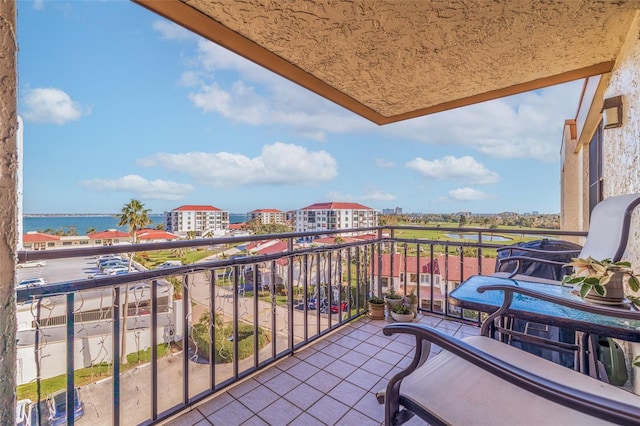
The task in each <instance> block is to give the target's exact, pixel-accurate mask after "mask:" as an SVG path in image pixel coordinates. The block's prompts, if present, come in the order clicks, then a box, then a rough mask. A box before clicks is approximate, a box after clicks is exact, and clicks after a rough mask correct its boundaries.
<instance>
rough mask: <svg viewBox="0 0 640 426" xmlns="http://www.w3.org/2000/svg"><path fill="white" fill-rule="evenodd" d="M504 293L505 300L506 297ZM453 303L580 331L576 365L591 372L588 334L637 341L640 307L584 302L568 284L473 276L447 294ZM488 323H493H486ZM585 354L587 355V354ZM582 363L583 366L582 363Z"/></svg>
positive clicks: (592, 354)
mask: <svg viewBox="0 0 640 426" xmlns="http://www.w3.org/2000/svg"><path fill="white" fill-rule="evenodd" d="M505 294H506V295H507V300H505ZM449 302H450V303H451V304H452V305H453V306H457V307H459V308H463V309H471V310H475V311H480V312H486V313H489V314H494V313H496V312H499V311H501V312H500V315H502V316H504V317H509V318H516V319H522V320H525V321H529V322H534V323H542V324H548V325H551V326H557V327H563V328H568V329H572V330H575V331H577V332H579V335H580V338H579V339H578V342H577V343H578V345H579V351H580V353H581V365H580V370H581V371H583V372H587V371H588V370H591V372H592V374H593V362H594V361H593V359H591V358H593V356H594V355H595V351H594V350H593V348H591V349H589V346H588V345H589V344H590V343H589V342H590V336H606V337H612V338H617V339H621V340H626V341H631V342H640V312H639V311H637V310H636V309H633V307H632V306H631V305H630V304H628V303H626V304H623V305H618V306H604V305H600V304H595V303H592V302H589V301H586V300H584V299H582V298H581V297H580V295H579V294H577V292H575V290H574V289H573V286H570V285H564V286H563V285H554V284H541V283H535V282H529V281H523V280H513V279H509V278H499V277H492V276H480V275H478V276H473V277H471V278H469V279H468V280H466V281H465V282H463V283H462V284H460V285H459V286H458V288H456V289H455V290H453V291H452V292H451V293H450V294H449ZM491 326H493V324H491ZM589 355H591V356H590V357H589ZM585 367H586V368H585Z"/></svg>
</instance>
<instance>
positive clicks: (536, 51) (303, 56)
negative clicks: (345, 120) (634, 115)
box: [134, 0, 640, 124]
mask: <svg viewBox="0 0 640 426" xmlns="http://www.w3.org/2000/svg"><path fill="white" fill-rule="evenodd" d="M134 1H136V2H137V3H140V4H142V5H143V6H145V7H147V8H149V9H151V10H153V11H154V12H156V13H158V14H160V15H162V16H164V17H166V18H168V19H169V20H172V21H174V22H176V23H178V24H180V25H183V26H185V27H186V28H189V29H191V30H192V31H194V32H196V33H198V34H200V35H202V36H203V37H206V38H208V39H210V40H212V41H214V42H216V43H218V44H220V45H222V46H225V47H227V48H229V49H230V50H232V51H235V52H236V53H238V54H240V55H242V56H245V57H246V58H248V59H250V60H252V61H254V62H257V63H259V64H261V65H263V66H265V67H266V68H268V69H271V70H272V71H274V72H276V73H278V74H281V75H283V76H284V77H286V78H289V79H291V80H293V81H295V82H296V83H298V84H300V85H302V86H304V87H307V88H309V89H310V90H312V91H314V92H316V93H318V94H320V95H322V96H325V97H326V98H328V99H330V100H332V101H334V102H336V103H338V104H340V105H343V106H344V107H346V108H348V109H350V110H352V111H354V112H356V113H358V114H360V115H362V116H364V117H366V118H368V119H370V120H372V121H374V122H376V123H378V124H385V123H389V122H393V121H398V120H402V119H406V118H411V117H416V116H420V115H424V114H429V113H433V112H438V111H442V110H446V109H450V108H455V107H458V106H463V105H468V104H471V103H475V102H480V101H484V100H488V99H493V98H497V97H501V96H506V95H510V94H514V93H519V92H523V91H527V90H532V89H536V88H540V87H545V86H549V85H552V84H557V83H561V82H565V81H570V80H575V79H578V78H582V77H586V76H589V75H595V74H601V73H606V72H608V71H610V70H611V69H612V68H613V64H614V61H615V58H616V56H617V54H618V52H619V50H620V47H621V46H622V43H623V41H624V39H625V37H626V34H627V31H628V29H629V26H630V24H631V21H632V19H633V17H634V14H635V13H637V11H638V9H639V8H640V1H637V0H634V1H624V0H620V1H598V0H564V1H560V0H556V1H553V0H537V1H529V0H514V1H511V0H502V1H501V0H472V1H451V0H444V1H439V0H431V1H427V0H416V1H408V0H353V1H340V0H324V1H319V0H318V1H304V0H288V1H286V0H278V1H276V0H164V1H155V0H134Z"/></svg>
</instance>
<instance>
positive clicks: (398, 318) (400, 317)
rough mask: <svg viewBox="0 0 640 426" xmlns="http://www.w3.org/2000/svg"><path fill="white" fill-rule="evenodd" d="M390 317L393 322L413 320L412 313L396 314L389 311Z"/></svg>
mask: <svg viewBox="0 0 640 426" xmlns="http://www.w3.org/2000/svg"><path fill="white" fill-rule="evenodd" d="M391 318H393V320H394V321H395V322H411V321H413V314H412V313H411V314H396V313H395V312H393V311H391Z"/></svg>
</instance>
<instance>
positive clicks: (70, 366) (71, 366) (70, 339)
mask: <svg viewBox="0 0 640 426" xmlns="http://www.w3.org/2000/svg"><path fill="white" fill-rule="evenodd" d="M74 310H75V293H73V292H69V293H67V401H66V404H67V425H73V424H74V423H75V417H74V413H75V408H74V406H75V352H74V349H73V346H74V337H75V327H76V321H75V318H74V315H73V311H74Z"/></svg>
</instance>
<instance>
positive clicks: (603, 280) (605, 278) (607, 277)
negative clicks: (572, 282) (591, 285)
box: [598, 275, 611, 285]
mask: <svg viewBox="0 0 640 426" xmlns="http://www.w3.org/2000/svg"><path fill="white" fill-rule="evenodd" d="M610 280H611V276H610V275H605V276H603V277H602V278H600V280H599V281H598V284H599V285H606V284H607V283H608V282H609V281H610Z"/></svg>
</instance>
